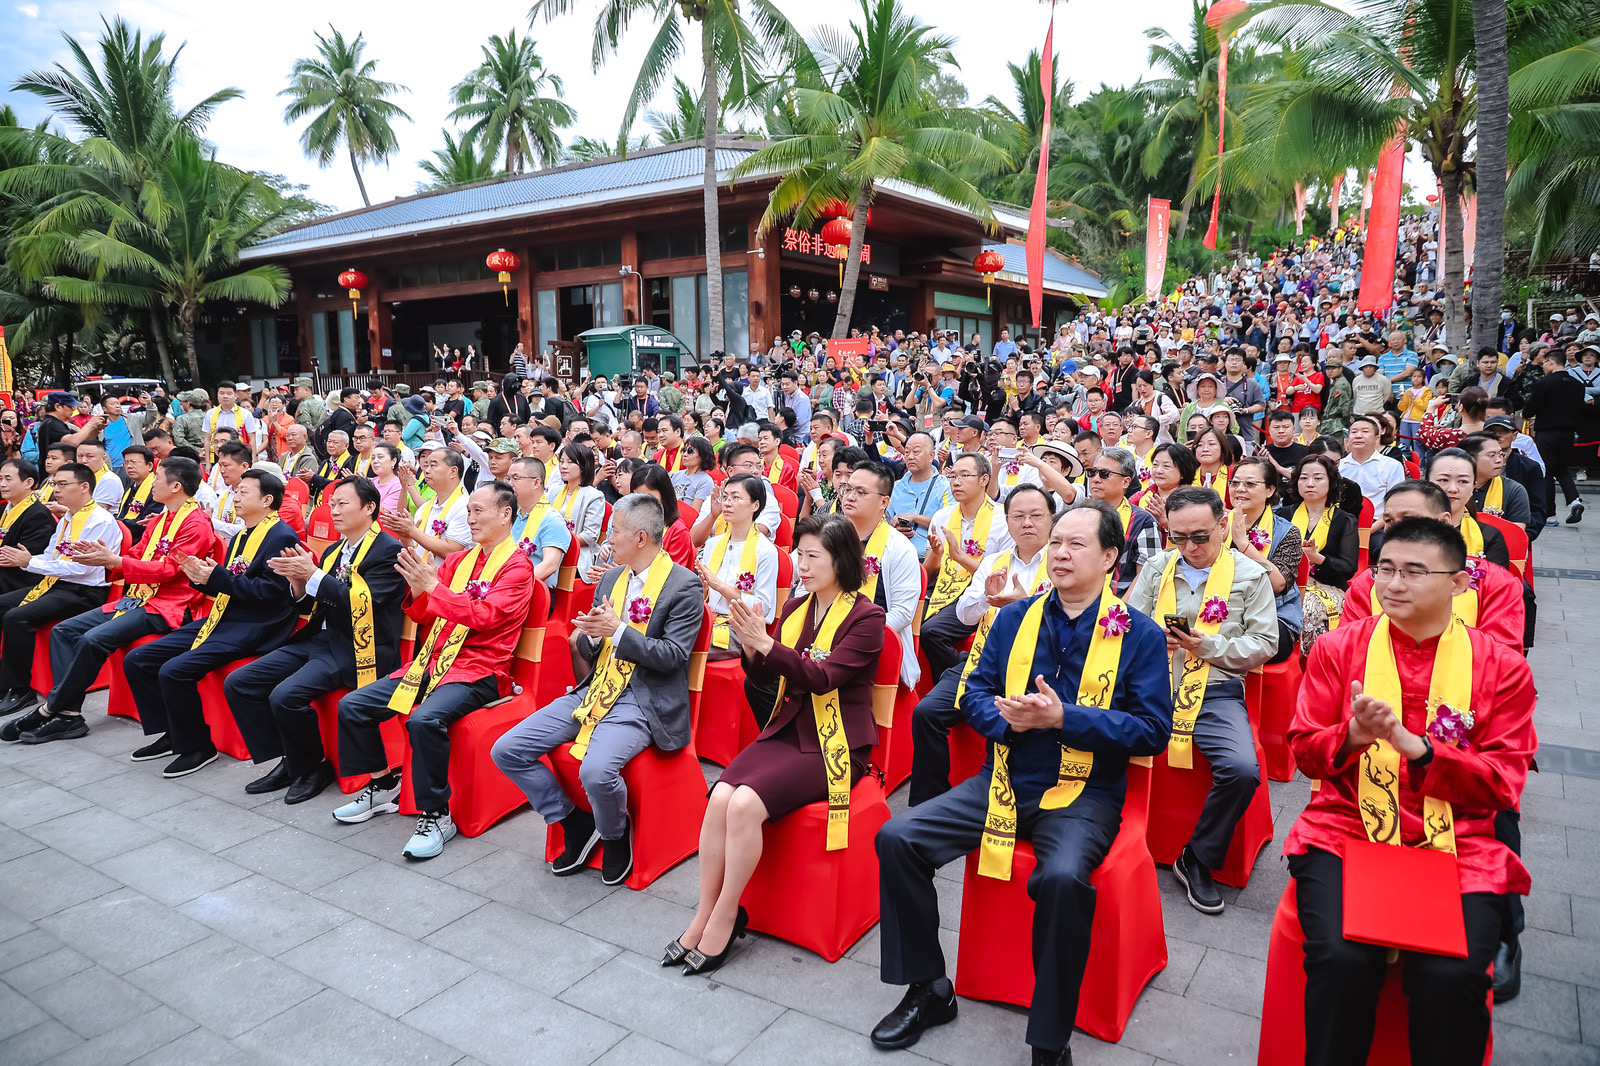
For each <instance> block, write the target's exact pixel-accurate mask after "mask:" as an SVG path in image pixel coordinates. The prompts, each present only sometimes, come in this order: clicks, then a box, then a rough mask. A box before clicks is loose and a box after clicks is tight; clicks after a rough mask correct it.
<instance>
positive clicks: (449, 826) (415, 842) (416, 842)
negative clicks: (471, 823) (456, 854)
mask: <svg viewBox="0 0 1600 1066" xmlns="http://www.w3.org/2000/svg"><path fill="white" fill-rule="evenodd" d="M455 835H456V823H454V822H452V821H451V820H450V816H449V815H448V814H424V815H423V816H422V817H421V818H418V819H417V831H416V832H415V833H414V834H412V837H411V839H410V840H408V841H406V846H405V848H404V849H403V850H402V851H401V852H400V854H402V855H404V856H405V857H406V858H408V859H431V858H433V857H434V856H435V855H438V854H439V853H440V852H441V851H443V850H444V846H445V842H446V841H448V840H449V839H450V838H451V837H453V836H455Z"/></svg>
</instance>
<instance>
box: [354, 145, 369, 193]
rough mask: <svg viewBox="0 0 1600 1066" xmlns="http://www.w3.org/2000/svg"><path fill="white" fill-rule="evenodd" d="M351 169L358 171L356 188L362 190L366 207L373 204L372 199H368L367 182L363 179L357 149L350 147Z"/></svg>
mask: <svg viewBox="0 0 1600 1066" xmlns="http://www.w3.org/2000/svg"><path fill="white" fill-rule="evenodd" d="M350 169H351V170H353V171H355V172H356V188H358V189H360V190H361V203H362V204H363V205H364V206H366V207H371V206H372V201H371V200H369V199H367V183H366V182H364V181H362V180H361V164H359V163H357V162H356V150H355V149H354V148H352V149H350Z"/></svg>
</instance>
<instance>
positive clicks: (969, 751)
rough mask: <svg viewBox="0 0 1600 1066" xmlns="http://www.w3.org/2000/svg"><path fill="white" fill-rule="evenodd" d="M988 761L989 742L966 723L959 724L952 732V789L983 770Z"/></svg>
mask: <svg viewBox="0 0 1600 1066" xmlns="http://www.w3.org/2000/svg"><path fill="white" fill-rule="evenodd" d="M988 761H989V742H988V741H987V740H984V739H983V737H982V736H980V735H979V734H978V731H977V730H976V729H973V728H972V727H971V726H970V725H968V724H967V723H966V722H964V721H963V722H957V723H956V724H955V728H954V729H952V730H950V787H951V788H955V787H956V786H957V785H959V784H961V782H963V781H965V780H966V779H967V778H969V777H971V776H972V775H973V774H975V773H977V772H978V771H980V770H982V769H983V766H984V763H986V762H988Z"/></svg>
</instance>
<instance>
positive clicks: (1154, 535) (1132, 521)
mask: <svg viewBox="0 0 1600 1066" xmlns="http://www.w3.org/2000/svg"><path fill="white" fill-rule="evenodd" d="M1084 475H1085V476H1086V477H1087V478H1088V479H1089V495H1090V496H1092V497H1094V498H1095V499H1097V500H1101V501H1103V502H1104V503H1105V504H1106V506H1108V507H1110V508H1111V509H1112V510H1113V511H1115V512H1117V517H1118V518H1119V519H1121V520H1122V535H1123V537H1124V538H1125V540H1124V543H1123V546H1122V553H1121V554H1120V555H1118V556H1117V565H1116V566H1115V567H1114V568H1113V569H1112V571H1111V578H1112V591H1113V592H1115V593H1116V594H1117V595H1118V596H1125V595H1127V593H1128V589H1129V588H1130V587H1132V585H1133V580H1134V578H1136V577H1138V576H1139V571H1140V570H1142V569H1143V568H1144V564H1145V563H1146V562H1148V561H1149V559H1150V557H1151V556H1152V555H1158V554H1160V552H1161V527H1160V526H1158V525H1157V524H1156V520H1155V517H1154V516H1153V515H1151V514H1150V513H1149V512H1148V511H1145V510H1144V509H1142V508H1139V507H1135V506H1133V505H1132V504H1131V503H1129V502H1128V492H1129V491H1130V490H1131V489H1132V488H1133V487H1134V486H1137V485H1138V484H1139V461H1138V460H1137V459H1135V458H1134V457H1133V453H1132V452H1130V451H1129V450H1128V449H1126V448H1105V449H1102V450H1101V452H1100V454H1099V455H1098V456H1096V457H1095V460H1094V462H1093V463H1091V464H1089V466H1088V467H1086V468H1085V469H1084Z"/></svg>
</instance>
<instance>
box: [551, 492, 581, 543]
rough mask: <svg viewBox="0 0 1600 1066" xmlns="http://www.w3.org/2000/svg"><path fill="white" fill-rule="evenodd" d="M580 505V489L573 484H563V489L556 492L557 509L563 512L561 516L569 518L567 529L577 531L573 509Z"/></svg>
mask: <svg viewBox="0 0 1600 1066" xmlns="http://www.w3.org/2000/svg"><path fill="white" fill-rule="evenodd" d="M577 505H578V490H577V489H574V488H573V487H572V486H571V485H562V486H561V491H560V492H558V493H556V501H555V504H554V506H555V509H556V510H557V511H559V512H561V517H562V518H565V519H566V520H567V529H568V530H569V531H571V532H572V533H577V532H578V529H577V526H576V525H574V524H573V518H572V514H573V510H574V509H575V508H576V507H577Z"/></svg>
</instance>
